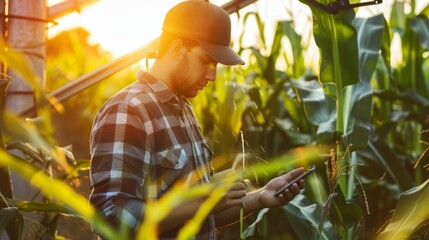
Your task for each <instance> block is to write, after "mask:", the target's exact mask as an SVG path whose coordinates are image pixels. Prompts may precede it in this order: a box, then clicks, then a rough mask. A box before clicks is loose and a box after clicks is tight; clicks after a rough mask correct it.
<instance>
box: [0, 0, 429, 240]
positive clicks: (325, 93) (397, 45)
mask: <svg viewBox="0 0 429 240" xmlns="http://www.w3.org/2000/svg"><path fill="white" fill-rule="evenodd" d="M302 2H303V3H305V1H302ZM321 2H325V3H327V2H328V1H321ZM406 4H409V5H408V6H407V5H406ZM310 8H311V10H312V16H313V37H314V40H315V42H316V44H317V47H318V48H319V50H320V52H319V53H320V65H319V72H318V73H314V70H312V69H313V68H314V67H313V66H309V63H310V62H311V61H308V59H306V58H305V56H307V55H306V53H307V52H306V51H308V46H307V45H306V44H304V43H303V37H302V36H303V34H306V33H302V34H301V33H299V31H297V30H296V25H295V24H296V22H295V21H294V19H292V20H287V21H279V22H278V23H277V25H276V26H275V31H274V33H273V34H274V36H273V38H272V39H273V40H272V42H271V44H269V43H268V42H267V39H269V38H268V37H267V36H266V35H265V29H266V26H265V23H264V21H263V19H262V18H261V17H260V15H259V14H258V13H257V12H250V13H247V14H245V15H244V17H243V18H242V19H241V20H242V24H243V26H246V24H247V23H248V21H251V20H254V21H255V22H256V26H257V29H258V31H259V36H258V43H257V44H256V45H255V46H245V45H244V35H245V32H244V31H243V33H242V35H241V38H240V39H239V42H238V45H239V46H238V47H239V53H240V54H242V55H246V54H248V61H247V62H248V67H246V68H244V67H232V68H231V67H225V68H221V69H219V71H218V76H217V80H216V81H215V82H214V83H213V84H212V85H210V86H209V87H208V88H207V89H205V90H204V91H203V92H202V93H200V94H199V95H198V97H196V98H195V99H192V103H193V107H194V109H195V112H196V115H197V117H198V119H199V121H200V123H201V127H202V129H203V132H204V135H205V136H206V138H207V139H208V141H209V142H210V144H211V145H212V147H213V150H214V152H215V154H216V156H217V158H216V159H215V161H214V164H215V167H216V168H217V170H220V169H224V168H231V167H235V168H239V167H243V168H244V172H243V176H244V177H245V178H246V179H248V180H249V181H250V182H251V183H252V185H254V186H262V185H263V184H264V183H265V182H266V181H267V180H268V179H269V178H270V176H273V175H278V174H280V173H283V172H285V171H287V170H288V169H291V168H293V167H295V166H303V165H309V164H313V163H314V164H316V165H317V169H318V170H317V173H316V176H314V177H310V178H307V181H306V189H305V190H304V191H303V192H302V194H300V195H299V196H298V197H296V198H295V199H294V200H293V201H292V202H290V203H289V204H288V205H286V206H285V207H282V208H278V209H270V210H268V209H264V210H262V211H261V212H259V213H255V214H253V215H251V216H249V217H247V218H246V219H244V220H242V221H241V227H242V226H245V228H246V229H245V230H244V232H243V234H241V231H240V230H242V229H241V228H240V229H239V228H238V227H239V226H238V224H235V225H231V226H228V227H225V228H222V231H221V236H220V239H238V238H240V237H241V238H247V239H374V238H379V239H403V238H411V237H413V236H415V237H421V236H426V235H425V233H426V234H427V229H428V224H427V216H429V211H428V210H427V208H425V203H426V202H427V201H428V200H427V192H428V191H427V179H428V177H429V174H428V172H427V171H426V170H427V169H425V168H427V166H428V165H427V162H428V159H429V156H427V155H429V154H426V155H425V154H424V153H427V149H428V148H427V146H429V140H428V139H429V134H428V131H429V130H428V129H429V121H428V117H427V116H429V112H428V111H429V110H428V109H429V107H428V106H429V74H428V72H429V71H428V70H429V59H428V58H429V57H428V56H429V55H428V53H429V27H428V26H429V23H428V15H429V4H428V5H427V6H425V7H424V8H423V10H422V11H421V12H419V13H417V12H416V11H415V3H414V2H413V1H411V2H409V3H408V2H404V1H396V2H394V4H393V7H392V9H391V14H390V19H385V16H383V15H376V16H373V17H368V18H365V19H360V18H356V17H355V12H354V11H353V10H347V11H343V12H340V13H338V14H336V15H331V14H327V13H325V12H322V11H321V10H319V9H317V8H314V7H313V6H310ZM406 9H410V11H409V12H406V11H405V10H406ZM309 24H310V23H309ZM398 36H400V38H398ZM87 37H88V33H87V32H85V31H83V30H75V31H70V32H67V33H64V34H61V35H58V37H57V38H55V39H52V40H50V43H49V44H50V45H49V46H50V47H48V57H49V61H48V80H47V83H46V89H45V90H46V91H52V90H54V89H56V88H58V87H59V86H62V85H63V84H65V83H67V82H68V81H72V80H73V79H76V78H78V77H79V76H81V75H83V74H86V73H88V72H89V71H91V70H93V69H94V68H96V67H98V66H99V65H100V64H101V63H100V58H99V57H98V56H99V55H98V54H99V53H100V49H99V47H98V46H93V45H89V44H87V43H86V41H87ZM285 44H288V45H289V47H288V46H286V45H285ZM59 45H60V46H61V47H58V46H59ZM0 49H4V46H0ZM58 49H62V51H58ZM285 49H291V50H292V51H291V52H286V50H285ZM1 51H3V50H1ZM103 56H104V57H103V58H102V61H101V62H104V63H105V62H107V61H109V56H106V55H103ZM0 60H1V61H3V62H7V63H8V64H9V65H10V67H12V68H13V69H14V70H16V71H17V72H18V73H19V74H20V75H21V76H23V77H24V78H26V79H27V80H28V81H29V82H31V83H33V85H34V87H35V89H36V91H37V100H38V101H40V102H41V103H42V104H41V106H46V102H47V101H51V100H50V99H45V97H44V96H45V94H44V91H43V90H42V89H41V88H40V87H39V86H37V84H36V83H37V82H38V81H37V79H34V76H36V75H35V74H33V73H32V69H31V68H30V67H29V66H28V65H27V64H23V63H25V59H23V58H22V56H20V55H19V54H17V53H16V52H14V51H13V50H10V51H8V52H3V54H0ZM131 74H132V75H131ZM134 74H135V70H132V71H130V72H126V73H123V74H122V75H120V76H119V75H118V76H115V78H114V80H113V78H112V80H107V81H106V82H104V84H101V85H98V86H96V87H92V88H90V89H87V90H86V91H85V92H83V93H81V94H79V95H78V96H75V97H73V98H71V99H69V100H68V101H66V102H64V103H63V104H64V107H65V111H64V112H63V113H61V114H58V115H54V119H67V120H68V121H67V122H63V123H61V122H60V121H58V122H56V126H57V131H58V129H60V130H61V129H62V128H64V126H68V127H69V126H71V127H69V128H70V129H71V130H72V131H74V132H79V134H80V135H84V136H85V137H84V138H82V137H81V138H80V139H79V140H76V142H74V146H75V147H76V146H77V147H78V149H79V144H76V143H77V142H83V144H82V145H86V144H87V136H89V127H90V126H91V123H92V118H93V116H94V114H95V112H96V111H97V110H98V108H99V107H100V106H101V104H102V103H103V102H104V101H105V100H106V99H107V98H108V97H109V96H111V95H112V94H113V93H114V92H116V91H117V90H119V89H120V88H122V87H123V86H124V85H126V84H128V83H127V82H126V81H118V80H117V79H130V80H132V79H134V76H133V75H134ZM39 115H40V116H41V117H42V118H43V120H42V121H40V120H38V121H36V120H35V119H32V120H31V121H22V120H21V119H19V117H17V116H14V115H13V114H11V113H9V112H5V113H2V121H1V123H2V125H1V127H2V128H1V129H2V131H3V132H4V133H5V140H6V147H7V149H5V150H0V165H3V166H8V167H9V168H10V169H11V170H13V171H15V172H17V173H19V174H21V175H22V176H24V177H25V178H26V179H27V181H29V182H31V183H33V184H34V185H35V186H37V187H38V188H39V189H40V191H42V193H43V196H44V202H35V201H24V200H18V199H10V198H7V197H5V196H4V195H3V193H2V195H1V197H0V207H1V209H0V232H1V231H2V230H4V229H5V228H7V226H8V225H9V224H16V225H17V226H18V228H17V229H18V230H17V236H21V235H22V232H23V230H22V226H23V222H24V218H23V213H24V212H42V213H44V214H46V215H45V216H46V218H45V222H46V223H47V225H48V226H49V231H48V233H47V235H45V236H49V237H52V238H53V237H58V236H55V229H56V228H57V226H58V218H59V216H60V215H71V216H74V217H77V218H82V219H85V221H91V222H92V223H93V224H94V225H95V227H96V229H97V230H98V231H99V232H101V233H103V235H105V236H106V238H108V239H126V236H127V233H126V232H125V231H119V232H115V230H113V228H111V227H110V226H109V225H107V224H106V223H105V220H104V219H100V218H99V217H98V216H97V215H96V213H95V210H94V209H93V208H92V207H91V206H88V205H87V204H86V199H85V197H84V196H82V195H80V194H78V193H77V192H76V190H75V189H72V188H71V187H70V186H69V185H67V184H65V183H64V182H73V181H76V180H77V178H80V177H82V176H84V175H85V174H87V169H88V162H87V161H77V163H76V162H75V161H74V158H73V154H71V152H69V151H68V150H66V149H63V148H59V147H57V146H56V145H58V144H57V142H56V140H57V138H58V139H61V140H60V141H59V142H61V143H66V144H68V143H70V141H71V138H72V136H73V135H72V134H69V133H68V132H61V134H57V136H55V137H53V136H54V135H55V134H54V129H53V127H52V125H51V120H50V117H51V116H50V111H49V110H48V109H47V108H45V107H42V108H41V109H40V110H39ZM79 124H81V125H79ZM76 129H80V130H82V131H75V130H76ZM58 135H63V136H62V137H61V136H58ZM422 144H426V150H425V149H424V148H423V147H422ZM60 145H63V144H60ZM303 146H317V147H318V150H319V151H318V152H314V149H313V148H308V147H305V148H300V147H303ZM12 148H13V149H14V150H19V151H21V152H22V153H23V155H24V156H25V157H17V156H12V155H11V154H10V153H8V152H7V150H11V149H12ZM78 149H76V148H75V149H73V152H76V151H79V150H78ZM425 151H426V152H425ZM238 153H241V154H242V155H243V156H241V155H239V157H236V155H237V154H238ZM288 153H289V154H288ZM291 153H292V154H291ZM240 156H241V157H240ZM243 159H244V160H243ZM417 159H419V161H417ZM416 161H417V162H416ZM30 162H31V163H30ZM423 164H426V165H424V167H422V165H423ZM57 166H60V170H58V169H56V167H57ZM53 169H55V170H58V171H52V170H53ZM227 187H228V185H227V184H226V185H217V186H200V187H199V188H195V189H194V188H193V189H191V190H190V191H185V192H184V191H182V189H173V191H172V192H171V193H170V194H169V195H168V196H166V198H163V199H161V201H160V202H159V203H157V204H154V203H148V206H149V205H150V204H153V205H150V207H149V208H148V209H150V210H149V211H147V214H148V215H147V217H146V221H145V222H144V223H143V224H142V226H141V227H140V229H139V232H138V236H140V238H145V239H156V238H157V236H156V234H157V233H156V225H157V224H158V223H159V222H160V220H161V219H162V218H163V217H164V216H165V215H166V214H167V213H168V211H170V210H171V209H172V208H173V207H174V206H177V205H178V204H180V203H181V202H183V201H186V200H188V199H191V198H193V197H196V196H202V195H207V194H209V193H212V194H210V195H209V201H207V202H206V203H205V204H204V206H203V207H202V208H201V209H200V211H199V212H198V213H197V214H196V215H195V218H194V219H193V221H190V222H189V224H188V225H186V226H185V227H184V228H183V229H182V232H181V233H180V234H181V235H180V237H181V238H183V239H187V238H188V236H190V235H192V234H193V233H195V232H196V231H197V230H198V228H199V223H201V221H202V219H204V217H205V216H206V215H207V214H208V212H209V211H210V210H211V209H212V207H213V206H214V205H215V203H216V202H217V201H218V200H219V197H220V196H222V194H223V193H224V192H225V191H226V189H227ZM214 193H216V194H214ZM395 208H396V210H395V213H394V215H393V217H392V218H391V211H392V210H394V209H395ZM410 209H411V210H412V211H410ZM390 218H391V220H390V221H389V219H390ZM415 226H419V227H418V228H415V229H414V227H415ZM378 232H380V234H378ZM8 234H9V232H8ZM240 235H241V236H240Z"/></svg>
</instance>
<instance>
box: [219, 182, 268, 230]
mask: <svg viewBox="0 0 429 240" xmlns="http://www.w3.org/2000/svg"><path fill="white" fill-rule="evenodd" d="M261 190H262V189H259V190H256V191H253V192H250V193H248V194H247V195H246V196H245V197H244V198H243V210H244V216H247V215H249V214H251V213H253V212H255V211H257V210H259V209H262V208H263V206H262V204H261V203H260V201H259V194H260V192H261ZM215 220H216V226H218V227H221V226H225V225H228V224H231V223H234V222H237V221H239V220H240V206H235V207H231V208H228V209H226V210H224V211H222V212H220V213H217V214H215Z"/></svg>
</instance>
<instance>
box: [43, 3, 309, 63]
mask: <svg viewBox="0 0 429 240" xmlns="http://www.w3.org/2000/svg"><path fill="white" fill-rule="evenodd" d="M181 1H183V0H168V1H167V0H120V1H118V0H101V1H99V2H96V3H95V4H93V5H90V6H87V7H85V8H84V9H82V10H81V12H80V13H72V14H70V15H68V16H65V17H62V18H60V19H56V21H57V22H58V25H55V26H53V27H51V28H49V29H48V36H53V35H55V34H57V33H58V32H60V31H62V30H64V29H68V28H72V27H76V26H83V27H84V28H86V29H87V30H88V31H89V32H90V33H91V41H94V42H98V43H100V44H101V45H102V47H103V48H104V49H106V50H108V51H110V52H112V54H113V55H114V56H115V57H119V56H121V55H123V54H125V53H128V52H130V51H132V50H134V49H137V48H139V47H141V46H143V45H144V44H146V43H148V42H150V41H151V40H153V39H155V38H156V37H158V36H159V35H160V33H161V27H162V22H163V18H164V15H165V13H166V12H167V11H168V10H169V9H170V8H171V7H172V6H174V5H175V4H177V3H179V2H181ZM55 2H61V0H48V4H49V5H52V4H54V3H55ZM210 2H212V3H214V4H216V5H219V6H220V5H222V4H224V3H226V2H228V0H211V1H210ZM291 2H299V1H298V0H282V1H280V0H258V1H257V2H256V4H252V5H251V6H249V7H247V8H246V9H244V10H241V11H240V14H241V15H242V16H243V15H244V13H245V12H246V11H255V10H258V12H259V13H260V14H261V17H262V18H263V19H264V22H265V23H266V31H268V32H271V31H273V30H274V27H275V21H276V20H277V19H287V16H285V15H286V14H285V12H286V11H285V9H286V8H287V9H290V3H291ZM298 4H299V5H300V6H298V7H297V10H298V12H300V11H303V9H304V11H305V10H307V12H308V11H309V10H308V9H307V7H306V6H305V5H303V4H301V3H298ZM298 8H299V9H298ZM237 19H238V18H237V15H236V14H232V15H231V20H232V34H233V36H232V37H233V38H236V39H238V36H239V34H240V33H241V31H242V30H241V26H240V24H238V22H237ZM250 22H251V24H254V21H253V20H252V21H250ZM246 35H247V37H248V38H249V39H252V35H253V36H255V35H257V31H256V29H255V27H254V26H253V27H252V26H247V27H246ZM270 36H272V34H267V37H270ZM253 39H255V38H253ZM268 42H270V40H269V39H268Z"/></svg>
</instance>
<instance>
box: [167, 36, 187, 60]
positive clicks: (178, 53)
mask: <svg viewBox="0 0 429 240" xmlns="http://www.w3.org/2000/svg"><path fill="white" fill-rule="evenodd" d="M170 50H171V52H172V54H173V57H174V58H175V59H180V58H181V57H182V55H183V54H184V53H185V52H184V50H185V46H184V45H183V41H182V40H181V39H176V40H174V41H173V42H171V45H170Z"/></svg>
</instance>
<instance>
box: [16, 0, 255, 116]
mask: <svg viewBox="0 0 429 240" xmlns="http://www.w3.org/2000/svg"><path fill="white" fill-rule="evenodd" d="M12 1H23V0H12ZM24 1H36V0H24ZM97 1H98V0H68V1H65V2H62V3H60V4H58V5H55V6H52V7H49V10H48V17H47V19H49V21H51V22H53V21H54V20H55V19H56V18H58V17H61V16H64V15H66V14H68V13H70V12H73V11H76V10H79V9H81V8H82V7H83V6H85V5H89V4H92V3H94V2H97ZM256 1H257V0H231V1H229V2H227V3H225V4H224V5H222V8H224V9H225V11H226V12H228V13H229V14H232V13H234V12H238V11H239V10H240V9H242V8H244V7H246V6H248V5H250V4H252V3H254V2H256ZM157 43H158V38H156V39H154V40H152V41H150V42H149V43H147V44H145V45H144V46H142V47H140V48H138V49H136V50H134V51H132V52H130V53H128V54H125V55H123V56H121V57H119V58H117V59H114V60H112V61H110V62H109V63H107V64H105V65H103V66H101V67H99V68H97V69H95V70H94V71H92V72H90V73H88V74H86V75H83V76H81V77H79V78H78V79H75V80H73V81H70V82H69V83H67V84H65V85H63V86H62V87H60V88H58V89H56V90H54V91H53V92H51V93H49V94H47V97H48V98H55V99H56V100H57V101H58V102H62V101H64V100H66V99H68V98H70V97H72V96H74V95H76V94H78V93H80V92H82V91H83V90H85V89H87V88H88V87H91V86H93V85H95V84H97V83H100V82H101V81H103V80H104V79H106V78H108V77H109V76H111V75H113V74H115V73H116V72H119V71H120V70H122V69H125V68H127V67H129V66H131V65H132V64H134V63H136V62H138V61H140V60H141V59H143V58H145V57H146V56H148V55H149V54H151V53H153V52H154V51H155V49H156V46H157ZM41 67H42V68H44V65H43V66H41ZM42 71H44V69H42ZM15 109H18V110H17V114H18V115H20V116H23V117H35V116H34V114H35V111H34V110H35V103H34V101H28V100H27V101H26V102H25V103H23V104H20V106H18V107H16V108H15Z"/></svg>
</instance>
